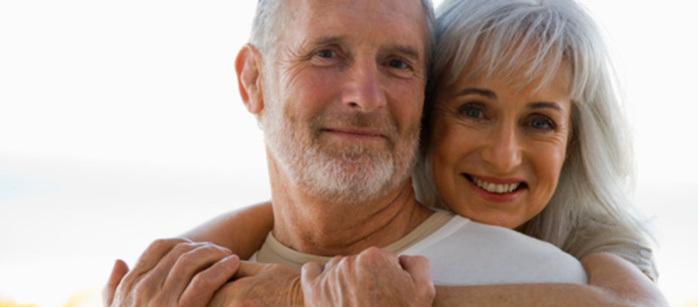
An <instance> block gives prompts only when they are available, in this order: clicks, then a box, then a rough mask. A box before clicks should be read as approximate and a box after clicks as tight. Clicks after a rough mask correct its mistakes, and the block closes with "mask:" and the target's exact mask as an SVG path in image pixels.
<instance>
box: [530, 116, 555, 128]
mask: <svg viewBox="0 0 698 307" xmlns="http://www.w3.org/2000/svg"><path fill="white" fill-rule="evenodd" d="M531 127H532V128H534V129H541V130H551V129H554V128H555V124H554V123H553V122H552V121H551V120H549V119H545V118H535V119H533V120H532V121H531Z"/></svg>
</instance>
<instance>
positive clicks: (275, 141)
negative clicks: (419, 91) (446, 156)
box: [261, 104, 419, 204]
mask: <svg viewBox="0 0 698 307" xmlns="http://www.w3.org/2000/svg"><path fill="white" fill-rule="evenodd" d="M280 109H281V107H279V106H278V105H275V106H271V105H269V104H267V106H266V107H265V112H264V114H263V116H262V118H261V121H262V125H263V129H264V134H265V141H266V144H267V146H268V147H269V150H270V152H271V155H272V157H273V158H274V159H276V161H277V162H278V164H279V166H280V167H281V169H282V170H283V171H284V172H285V173H286V175H287V176H288V177H289V178H290V179H291V180H292V181H293V182H294V183H295V184H297V185H298V186H299V187H301V188H303V189H304V192H306V193H308V194H310V195H313V196H315V197H319V198H321V199H323V200H325V201H329V202H334V203H346V204H356V203H362V202H367V201H371V200H374V199H377V198H379V197H381V196H384V195H385V194H387V193H389V192H390V191H392V190H394V189H395V188H396V187H397V186H398V185H399V184H400V183H402V182H404V180H406V179H407V177H408V176H409V174H410V171H411V169H412V167H413V165H414V162H415V157H416V149H417V143H418V135H419V128H418V127H419V126H418V124H419V123H417V126H416V127H409V128H406V129H404V130H405V131H403V132H402V134H400V132H399V131H398V128H397V125H396V124H395V123H394V121H391V120H386V119H385V118H377V117H376V116H374V115H366V114H360V113H351V114H342V115H330V114H323V113H320V114H317V115H315V116H314V117H313V118H310V119H301V118H298V117H296V116H295V114H293V112H292V108H291V109H285V110H283V112H280V111H282V110H280ZM322 123H335V124H336V123H343V124H347V125H348V126H354V127H371V128H379V129H381V130H380V131H383V132H384V133H385V134H386V135H387V138H386V139H387V141H386V145H385V146H380V148H376V147H375V146H360V145H357V144H332V142H329V141H327V140H326V139H324V140H323V138H322V135H321V134H322V132H321V129H320V128H319V127H321V126H322Z"/></svg>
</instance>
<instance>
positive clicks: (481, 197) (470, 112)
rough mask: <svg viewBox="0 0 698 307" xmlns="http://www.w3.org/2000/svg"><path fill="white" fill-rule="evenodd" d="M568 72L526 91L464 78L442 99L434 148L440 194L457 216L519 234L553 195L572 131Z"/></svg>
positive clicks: (435, 119)
mask: <svg viewBox="0 0 698 307" xmlns="http://www.w3.org/2000/svg"><path fill="white" fill-rule="evenodd" d="M569 76H570V69H569V68H568V67H567V65H563V66H562V67H561V68H560V69H559V70H558V72H557V75H556V76H555V77H554V78H552V79H551V81H550V82H548V83H546V84H542V85H541V81H540V78H538V79H535V80H533V81H532V82H529V83H528V84H527V85H526V86H524V87H521V86H520V83H519V82H509V81H510V80H509V79H506V78H502V77H492V78H489V79H484V78H474V79H473V78H467V77H462V78H461V79H460V80H459V81H458V82H456V83H455V85H453V86H451V87H449V88H448V89H446V90H444V91H442V92H440V93H439V95H438V99H437V103H436V105H435V107H434V110H433V113H432V123H433V124H432V130H431V136H430V146H431V151H432V154H433V160H432V171H433V176H434V182H435V184H436V188H437V190H438V191H439V193H440V195H441V197H442V199H443V200H444V201H445V202H446V204H448V205H449V207H450V208H451V210H453V211H454V212H456V213H458V214H460V215H463V216H466V217H468V218H470V219H472V220H474V221H477V222H481V223H485V224H493V225H499V226H503V227H507V228H512V229H514V228H517V227H519V226H521V225H523V224H524V223H525V222H526V221H528V220H529V219H531V218H532V217H534V216H535V215H536V214H538V213H539V212H540V211H541V210H543V208H544V207H545V205H546V204H547V203H548V201H549V200H550V198H551V197H552V195H553V192H554V191H555V187H556V186H557V182H558V178H559V176H560V170H561V169H562V164H563V163H564V161H565V156H566V149H567V141H568V136H569V133H570V127H571V123H570V113H571V109H572V102H571V99H570V86H569V85H570V77H569Z"/></svg>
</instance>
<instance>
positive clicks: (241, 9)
mask: <svg viewBox="0 0 698 307" xmlns="http://www.w3.org/2000/svg"><path fill="white" fill-rule="evenodd" d="M439 2H440V1H436V2H435V4H438V3H439ZM255 3H256V2H255V1H252V0H248V1H222V0H210V1H197V2H193V1H183V0H170V1H165V0H138V1H135V0H123V1H111V2H107V1H88V0H63V1H48V0H27V1H2V2H0V306H3V307H5V306H16V305H18V304H36V305H38V306H42V307H53V306H98V305H99V304H101V302H100V298H99V289H100V288H101V287H102V285H103V284H104V283H105V281H106V279H107V277H108V276H109V273H110V270H111V267H112V264H113V261H114V260H115V259H116V258H122V259H124V260H126V261H127V262H128V263H129V264H131V265H132V264H133V263H134V262H135V260H136V259H137V257H138V255H140V253H141V252H142V251H143V250H144V249H145V248H146V247H147V245H148V244H149V243H150V242H151V241H152V240H154V239H155V238H160V237H171V236H176V235H178V234H180V233H182V232H184V231H186V230H188V229H190V228H192V227H194V226H195V225H198V224H201V223H203V222H204V221H206V220H208V219H210V218H212V217H214V216H216V215H217V214H220V213H222V212H225V211H229V210H233V209H236V208H239V207H242V206H245V205H249V204H252V203H256V202H260V201H263V200H266V199H268V198H269V188H268V183H267V173H266V162H265V156H264V149H263V143H262V137H261V132H260V131H259V129H258V128H257V125H256V122H255V120H254V117H253V116H251V115H249V114H248V113H247V112H246V111H245V109H244V108H243V105H242V103H241V102H240V100H239V97H238V92H237V83H236V82H237V81H236V78H235V74H234V70H233V60H234V57H235V55H236V53H237V51H238V49H239V48H240V47H241V46H242V45H243V44H244V43H245V42H246V40H247V37H248V33H249V25H250V23H251V21H252V16H253V14H254V7H255ZM583 3H584V4H585V5H586V6H587V7H588V8H589V10H590V11H591V12H592V14H593V15H594V16H595V17H596V18H597V20H598V21H599V23H601V24H602V26H603V28H604V30H605V31H606V35H607V37H608V39H609V41H610V45H611V48H612V51H613V53H614V55H615V57H616V62H617V65H618V70H619V75H620V78H621V81H622V83H623V85H624V86H625V96H626V99H627V102H628V104H627V111H628V115H629V117H630V119H631V122H632V124H633V130H634V132H635V141H636V145H635V146H636V151H637V164H638V181H637V195H636V196H635V199H636V200H637V204H638V206H639V207H640V208H641V210H642V211H643V212H644V213H645V214H646V215H648V216H649V217H651V221H652V223H653V227H654V229H655V231H656V234H657V239H658V242H659V248H658V250H657V251H656V256H657V263H658V266H659V270H660V279H659V286H660V287H661V289H662V290H663V291H664V293H665V294H666V295H667V297H668V298H669V300H670V302H671V303H672V306H698V290H697V289H698V278H696V276H695V275H696V274H697V273H698V265H697V264H696V262H695V259H698V239H697V236H696V234H698V223H695V222H694V221H695V220H697V219H698V206H696V205H697V204H698V201H697V199H698V198H697V197H696V196H695V192H694V191H693V189H694V188H695V186H696V184H698V176H696V174H698V164H697V163H696V162H695V161H694V160H693V159H694V158H695V157H696V156H698V146H696V136H695V134H696V132H698V124H696V123H697V122H698V119H697V118H696V114H698V99H696V95H695V86H696V85H695V83H696V81H698V80H697V79H696V77H695V75H696V71H698V60H697V59H696V56H695V55H696V54H698V45H696V44H695V43H694V41H695V35H696V30H695V29H698V21H697V19H698V18H695V16H694V13H693V11H692V10H691V9H690V8H689V5H690V4H689V3H688V2H685V1H682V0H667V1H663V2H661V4H659V2H656V1H653V2H650V1H642V0H641V1H620V0H616V1H602V0H586V1H583Z"/></svg>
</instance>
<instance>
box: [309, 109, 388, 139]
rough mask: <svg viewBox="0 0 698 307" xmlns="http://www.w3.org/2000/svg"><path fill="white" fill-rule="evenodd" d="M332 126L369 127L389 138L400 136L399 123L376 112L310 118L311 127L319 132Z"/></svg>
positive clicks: (324, 114) (331, 114) (323, 115)
mask: <svg viewBox="0 0 698 307" xmlns="http://www.w3.org/2000/svg"><path fill="white" fill-rule="evenodd" d="M331 126H342V127H355V128H367V129H372V130H377V131H379V132H380V133H381V134H382V135H383V136H385V137H386V138H388V139H391V140H394V139H396V138H397V137H398V135H399V131H400V129H399V128H398V126H397V123H395V121H394V120H393V119H392V118H391V117H390V116H387V115H382V114H376V113H351V114H347V113H342V114H336V113H322V114H318V115H316V116H314V117H313V118H312V119H311V120H310V128H311V131H314V133H317V134H319V133H320V131H322V129H324V128H326V127H331Z"/></svg>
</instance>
